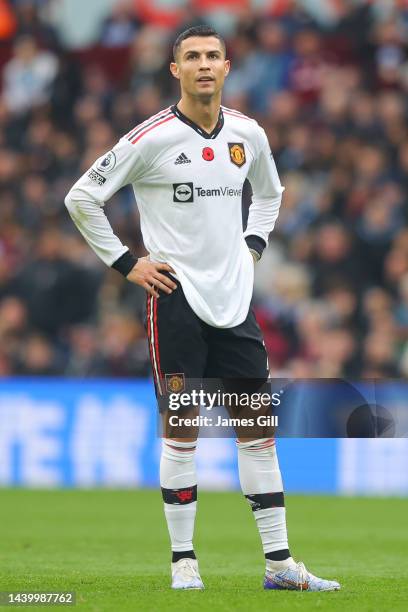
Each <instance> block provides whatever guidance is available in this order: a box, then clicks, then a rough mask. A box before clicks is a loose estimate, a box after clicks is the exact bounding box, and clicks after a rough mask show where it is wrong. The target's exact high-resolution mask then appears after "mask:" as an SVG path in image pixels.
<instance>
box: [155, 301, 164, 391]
mask: <svg viewBox="0 0 408 612" xmlns="http://www.w3.org/2000/svg"><path fill="white" fill-rule="evenodd" d="M153 325H154V348H155V355H156V362H157V370H158V374H159V379H160V381H162V380H163V376H162V373H161V367H160V351H159V332H158V330H157V298H153Z"/></svg>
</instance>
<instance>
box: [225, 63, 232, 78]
mask: <svg viewBox="0 0 408 612" xmlns="http://www.w3.org/2000/svg"><path fill="white" fill-rule="evenodd" d="M230 68H231V61H230V60H225V65H224V74H225V76H227V75H228V73H229V71H230Z"/></svg>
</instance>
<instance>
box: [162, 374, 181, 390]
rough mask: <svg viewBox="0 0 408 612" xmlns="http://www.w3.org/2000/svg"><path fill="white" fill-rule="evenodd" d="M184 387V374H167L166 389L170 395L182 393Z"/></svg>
mask: <svg viewBox="0 0 408 612" xmlns="http://www.w3.org/2000/svg"><path fill="white" fill-rule="evenodd" d="M184 387H185V381H184V374H182V373H181V374H166V389H167V391H168V392H169V393H181V392H182V391H184Z"/></svg>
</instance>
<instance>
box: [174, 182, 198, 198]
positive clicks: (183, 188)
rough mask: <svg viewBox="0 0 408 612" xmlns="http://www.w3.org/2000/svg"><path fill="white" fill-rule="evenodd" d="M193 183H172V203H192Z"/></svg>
mask: <svg viewBox="0 0 408 612" xmlns="http://www.w3.org/2000/svg"><path fill="white" fill-rule="evenodd" d="M193 201H194V187H193V183H173V202H193Z"/></svg>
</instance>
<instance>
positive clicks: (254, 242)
mask: <svg viewBox="0 0 408 612" xmlns="http://www.w3.org/2000/svg"><path fill="white" fill-rule="evenodd" d="M245 242H246V243H247V245H248V249H252V250H254V251H256V252H257V253H258V255H259V257H262V253H263V252H264V249H265V248H266V242H265V240H264V239H263V238H261V237H260V236H255V235H251V236H247V237H246V238H245Z"/></svg>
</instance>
